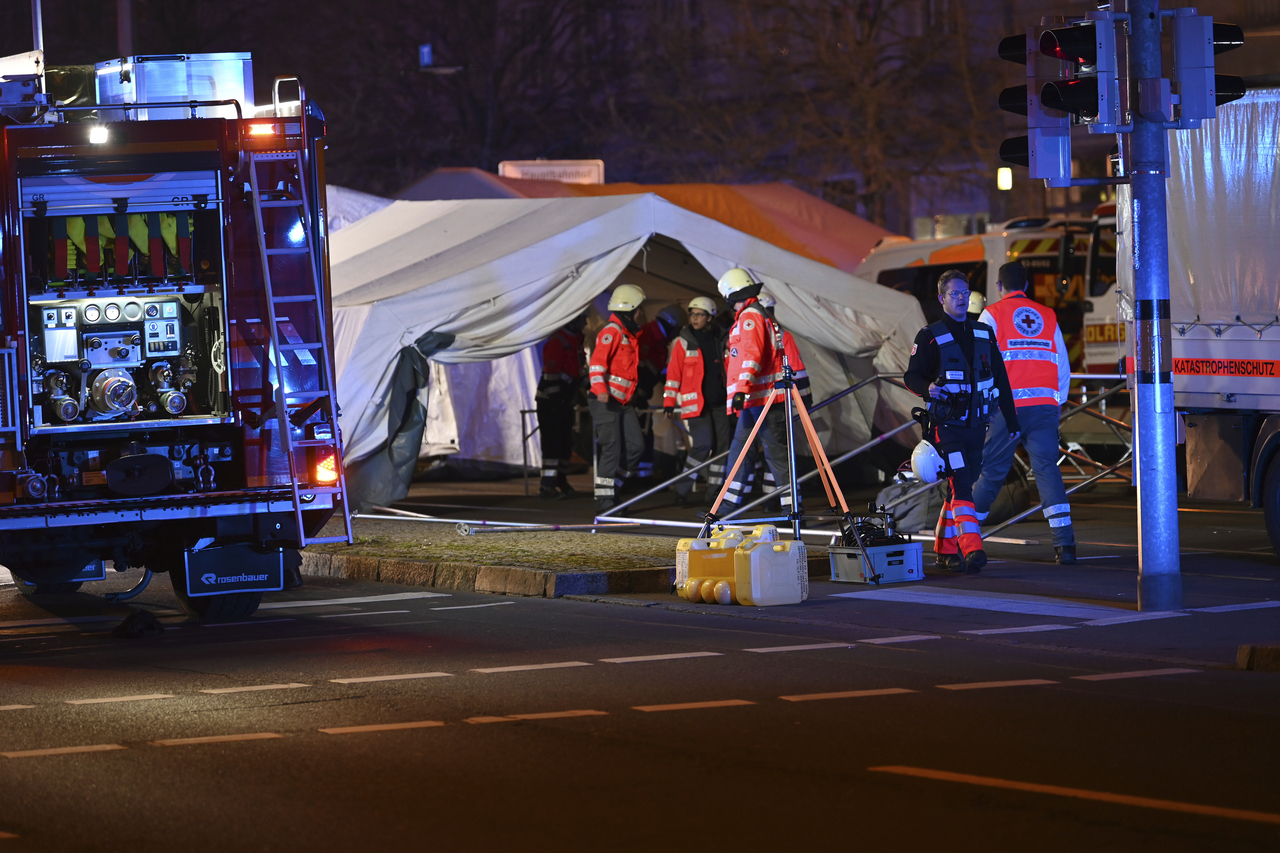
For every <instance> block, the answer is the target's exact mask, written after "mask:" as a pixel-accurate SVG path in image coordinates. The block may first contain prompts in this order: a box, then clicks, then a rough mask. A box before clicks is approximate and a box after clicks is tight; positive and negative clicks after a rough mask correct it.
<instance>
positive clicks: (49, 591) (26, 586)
mask: <svg viewBox="0 0 1280 853" xmlns="http://www.w3.org/2000/svg"><path fill="white" fill-rule="evenodd" d="M13 585H14V586H15V587H17V589H18V592H20V593H22V594H23V595H26V596H32V595H65V594H67V593H69V592H75V591H76V590H78V589H80V587H81V582H80V581H67V582H65V583H30V582H28V581H24V580H23V579H22V578H20V577H18V576H17V575H14V576H13Z"/></svg>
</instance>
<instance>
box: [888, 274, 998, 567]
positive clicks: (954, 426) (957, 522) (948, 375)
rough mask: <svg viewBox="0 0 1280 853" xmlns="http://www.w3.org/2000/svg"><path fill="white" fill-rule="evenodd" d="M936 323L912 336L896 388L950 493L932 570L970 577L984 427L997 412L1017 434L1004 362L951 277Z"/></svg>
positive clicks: (977, 533) (961, 283) (962, 286)
mask: <svg viewBox="0 0 1280 853" xmlns="http://www.w3.org/2000/svg"><path fill="white" fill-rule="evenodd" d="M938 301H939V302H941V303H942V310H943V318H942V319H941V320H939V321H938V322H936V323H933V324H931V325H928V326H926V327H924V328H923V329H921V330H920V332H919V333H918V334H917V335H916V340H915V343H914V344H913V345H912V347H911V361H910V363H909V364H908V365H907V373H906V376H905V377H903V381H904V382H905V383H906V385H907V387H908V388H910V389H911V390H912V391H913V392H915V393H916V394H919V395H920V396H921V397H923V398H924V399H925V401H926V403H927V406H926V410H927V413H928V431H929V432H930V433H931V435H927V436H926V437H927V438H929V439H930V440H931V441H932V442H933V444H934V446H935V447H936V448H937V450H938V453H939V455H941V456H942V458H943V460H945V461H946V464H947V475H948V481H949V485H950V488H951V495H950V497H949V499H948V500H947V501H946V502H945V503H944V504H943V506H942V513H941V515H940V516H939V517H938V526H937V531H936V534H935V538H934V545H933V550H934V553H935V554H937V555H938V565H939V566H941V567H946V568H947V569H948V570H950V571H953V572H968V573H970V574H974V573H977V572H979V571H981V570H982V567H983V566H984V565H986V563H987V554H986V551H984V550H983V548H982V530H981V528H980V527H979V525H978V517H977V512H976V511H975V509H974V505H973V484H974V483H975V482H976V481H977V479H978V474H979V473H980V472H981V470H982V444H983V441H984V440H985V439H986V435H987V423H988V421H990V420H991V417H992V416H993V415H994V414H995V408H996V406H997V405H998V406H999V409H1000V412H1001V413H1002V414H1003V415H1004V419H1005V424H1006V425H1007V427H1008V430H1009V432H1010V434H1011V435H1012V437H1013V439H1014V440H1015V441H1016V440H1017V436H1018V433H1019V432H1020V430H1021V428H1020V427H1019V426H1018V412H1017V409H1016V408H1015V407H1014V402H1013V392H1012V391H1011V390H1010V388H1009V377H1008V375H1007V374H1006V373H1005V369H1004V360H1003V359H1002V358H1001V357H1000V350H999V349H998V348H997V346H996V335H995V332H994V331H993V330H992V329H991V327H990V326H987V325H986V324H984V323H978V322H975V321H973V320H970V319H969V317H968V314H967V312H968V308H969V280H968V278H967V277H966V276H965V274H964V273H963V272H961V271H959V270H947V271H946V272H944V273H943V274H942V275H941V276H940V277H939V279H938Z"/></svg>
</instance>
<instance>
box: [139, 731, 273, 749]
mask: <svg viewBox="0 0 1280 853" xmlns="http://www.w3.org/2000/svg"><path fill="white" fill-rule="evenodd" d="M282 737H284V735H281V734H276V733H275V732H251V733H249V734H243V735H209V736H208V737H175V738H168V739H167V740H153V741H151V743H152V744H154V745H155V746H190V745H192V744H197V743H232V742H233V741H238V740H274V739H276V738H282Z"/></svg>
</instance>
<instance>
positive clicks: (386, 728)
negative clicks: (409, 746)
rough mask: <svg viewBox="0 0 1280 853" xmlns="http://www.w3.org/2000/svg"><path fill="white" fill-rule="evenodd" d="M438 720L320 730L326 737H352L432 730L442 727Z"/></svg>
mask: <svg viewBox="0 0 1280 853" xmlns="http://www.w3.org/2000/svg"><path fill="white" fill-rule="evenodd" d="M443 725H444V723H443V722H441V721H440V720H418V721H417V722H414V723H377V724H375V725H372V726H338V727H336V728H331V729H320V731H322V732H324V733H325V734H327V735H354V734H360V733H361V732H398V731H402V730H404V729H433V728H436V727H437V726H443Z"/></svg>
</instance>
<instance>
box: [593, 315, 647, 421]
mask: <svg viewBox="0 0 1280 853" xmlns="http://www.w3.org/2000/svg"><path fill="white" fill-rule="evenodd" d="M639 366H640V348H639V344H638V343H637V341H636V336H635V335H634V334H632V333H631V332H628V331H627V329H626V327H625V326H623V325H622V321H621V320H619V319H618V317H617V315H616V314H610V315H609V322H608V323H606V324H605V327H604V328H603V329H601V330H600V333H599V334H598V335H596V345H595V348H594V349H592V350H591V363H590V366H589V368H588V371H587V372H588V374H589V375H590V377H591V393H592V394H602V393H604V392H605V391H606V390H607V391H608V392H609V397H610V398H611V399H614V400H617V401H618V402H619V403H625V402H627V401H628V400H630V399H631V395H632V394H634V393H635V391H636V380H637V379H638V378H639Z"/></svg>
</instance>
